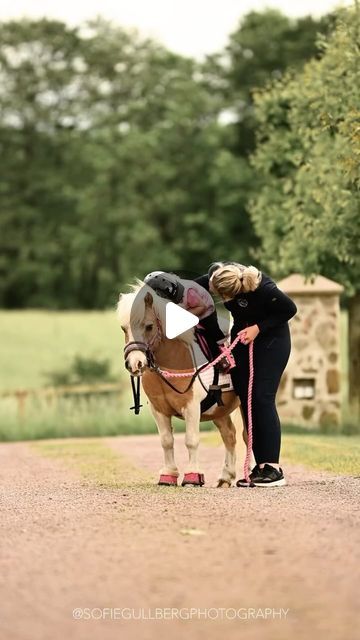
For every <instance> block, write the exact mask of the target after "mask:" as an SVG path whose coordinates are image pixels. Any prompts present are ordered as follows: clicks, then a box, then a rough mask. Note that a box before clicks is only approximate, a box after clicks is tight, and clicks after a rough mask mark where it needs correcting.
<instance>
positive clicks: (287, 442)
mask: <svg viewBox="0 0 360 640" xmlns="http://www.w3.org/2000/svg"><path fill="white" fill-rule="evenodd" d="M202 439H203V441H204V442H206V443H207V444H210V445H213V446H219V447H221V446H222V443H221V439H220V436H219V434H218V433H216V432H213V433H207V434H204V435H203V436H202ZM281 455H282V460H283V461H284V464H286V462H289V463H293V464H302V465H304V466H305V467H309V468H312V469H320V470H323V471H330V472H333V473H338V474H344V475H359V473H360V438H359V437H358V436H340V435H331V434H327V435H325V434H321V435H320V434H318V433H314V434H313V433H310V434H297V433H296V434H295V433H283V435H282V448H281Z"/></svg>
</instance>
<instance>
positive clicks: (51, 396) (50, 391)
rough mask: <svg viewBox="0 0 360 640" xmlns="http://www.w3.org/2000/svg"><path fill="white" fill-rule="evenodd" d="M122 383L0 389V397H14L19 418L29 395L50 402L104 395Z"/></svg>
mask: <svg viewBox="0 0 360 640" xmlns="http://www.w3.org/2000/svg"><path fill="white" fill-rule="evenodd" d="M122 390H123V385H122V384H120V383H110V382H109V383H104V384H88V385H85V384H79V385H66V386H59V387H43V388H41V389H12V390H8V391H1V392H0V398H14V399H15V400H16V402H17V413H18V416H19V418H23V417H24V416H25V410H26V403H27V400H28V399H29V398H30V397H33V398H34V397H35V398H45V400H46V401H47V402H48V403H49V404H51V403H52V402H53V401H55V400H57V399H59V398H66V397H71V396H73V397H78V398H79V397H80V396H85V397H86V396H93V395H106V394H113V393H119V394H120V393H121V392H122Z"/></svg>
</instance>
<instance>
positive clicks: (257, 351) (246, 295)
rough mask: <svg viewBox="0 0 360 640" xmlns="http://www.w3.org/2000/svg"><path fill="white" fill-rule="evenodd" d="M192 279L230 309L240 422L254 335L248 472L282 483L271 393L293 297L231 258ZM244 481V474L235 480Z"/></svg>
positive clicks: (282, 362)
mask: <svg viewBox="0 0 360 640" xmlns="http://www.w3.org/2000/svg"><path fill="white" fill-rule="evenodd" d="M197 281H198V282H199V284H201V285H202V286H203V287H204V288H207V289H208V290H209V291H210V292H211V293H215V294H218V295H219V296H220V297H221V298H222V300H223V301H224V305H225V307H226V308H227V309H228V310H229V311H230V312H231V314H232V316H233V319H234V324H233V327H232V330H231V338H232V340H233V339H234V338H235V337H236V335H237V334H238V333H239V332H240V335H241V342H239V343H238V344H237V345H236V347H235V349H234V351H233V355H234V358H235V362H236V367H235V368H234V369H232V370H231V376H232V381H233V385H234V389H235V391H236V393H237V394H238V396H239V397H240V401H241V406H242V410H243V415H244V419H245V423H246V424H247V410H248V407H247V402H248V384H249V346H248V345H249V344H250V342H252V341H254V371H255V375H254V386H253V396H252V418H253V453H254V457H255V461H256V466H255V467H254V469H253V470H252V472H251V474H250V479H251V481H252V482H253V483H254V484H255V485H256V486H261V487H273V486H282V485H285V484H286V481H285V478H284V475H283V472H282V469H281V468H280V466H279V456H280V440H281V434H280V421H279V416H278V413H277V410H276V406H275V397H276V392H277V390H278V386H279V383H280V378H281V375H282V373H283V371H284V369H285V367H286V364H287V361H288V359H289V355H290V347H291V345H290V332H289V326H288V320H290V318H292V317H293V316H294V315H295V313H296V311H297V309H296V305H295V304H294V302H293V301H292V300H291V299H290V298H289V297H288V296H287V295H286V294H285V293H283V292H282V291H280V289H278V288H277V286H276V284H275V282H273V280H271V278H269V277H268V276H267V275H265V274H264V273H261V272H260V271H259V270H258V269H256V268H255V267H252V266H250V267H246V266H244V265H241V264H238V263H236V262H224V263H222V262H217V263H215V264H213V265H212V266H211V268H210V270H209V273H208V274H207V275H206V276H202V277H201V278H198V279H197ZM237 485H238V486H246V485H247V483H246V481H245V479H243V480H239V481H238V482H237Z"/></svg>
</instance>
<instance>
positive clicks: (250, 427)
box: [244, 340, 254, 487]
mask: <svg viewBox="0 0 360 640" xmlns="http://www.w3.org/2000/svg"><path fill="white" fill-rule="evenodd" d="M253 386H254V341H253V340H252V341H251V342H249V384H248V428H247V446H246V456H245V461H244V476H245V480H246V482H247V483H248V485H249V487H252V486H254V485H253V484H252V482H251V480H250V476H249V466H250V458H251V453H252V444H253V423H252V392H253Z"/></svg>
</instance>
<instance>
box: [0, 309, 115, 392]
mask: <svg viewBox="0 0 360 640" xmlns="http://www.w3.org/2000/svg"><path fill="white" fill-rule="evenodd" d="M0 328H1V330H0V358H1V368H0V390H7V389H18V388H37V387H42V386H44V385H45V384H46V382H47V375H46V374H47V373H48V372H51V371H54V370H59V369H64V368H67V367H69V366H70V364H71V363H72V361H73V359H74V357H75V356H76V355H81V356H83V357H87V358H94V359H98V360H104V359H108V360H109V361H110V364H111V372H112V373H113V374H114V376H115V377H121V376H122V375H124V369H123V354H122V349H123V338H122V331H121V329H120V326H119V323H118V322H117V319H116V314H115V310H113V311H36V310H29V311H28V310H25V311H0Z"/></svg>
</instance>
